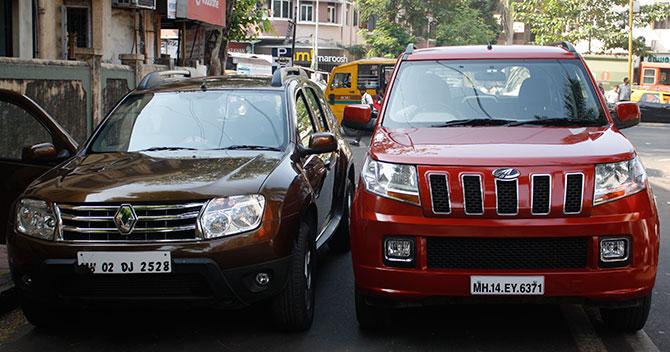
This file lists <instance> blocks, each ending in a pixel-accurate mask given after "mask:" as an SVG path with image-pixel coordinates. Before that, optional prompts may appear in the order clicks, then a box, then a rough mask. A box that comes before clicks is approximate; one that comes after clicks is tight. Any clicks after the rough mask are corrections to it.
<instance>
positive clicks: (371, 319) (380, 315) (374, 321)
mask: <svg viewBox="0 0 670 352" xmlns="http://www.w3.org/2000/svg"><path fill="white" fill-rule="evenodd" d="M355 301H356V302H355V303H356V320H358V326H359V327H360V328H361V329H363V330H378V329H382V328H384V327H386V326H387V325H388V324H389V319H390V311H389V309H390V308H385V307H377V306H373V305H370V304H369V303H368V302H367V301H366V299H365V296H364V295H362V294H360V293H359V292H358V290H356V292H355Z"/></svg>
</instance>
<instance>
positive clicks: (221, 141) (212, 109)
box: [91, 90, 287, 152]
mask: <svg viewBox="0 0 670 352" xmlns="http://www.w3.org/2000/svg"><path fill="white" fill-rule="evenodd" d="M285 121H286V118H285V109H284V102H283V99H282V95H281V94H280V93H279V92H274V91H242V90H229V91H228V90H210V91H206V92H205V91H194V92H171V93H155V94H144V95H137V96H130V97H128V98H127V99H126V100H125V101H124V102H123V103H122V104H121V105H120V106H119V107H118V108H117V109H116V110H115V111H114V112H113V113H112V115H111V116H110V117H109V119H108V120H107V121H106V122H105V125H104V126H103V127H102V129H101V131H100V132H99V133H98V135H97V136H96V137H95V140H94V141H93V144H92V145H91V151H92V152H137V151H170V150H205V149H206V150H212V149H228V148H231V147H234V148H238V147H239V146H248V147H249V149H257V150H277V149H280V148H281V147H283V146H284V144H285V141H286V130H287V129H286V127H285V126H286V125H285V124H286V122H285ZM238 149H239V148H238Z"/></svg>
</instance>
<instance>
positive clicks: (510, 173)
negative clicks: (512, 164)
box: [493, 168, 521, 180]
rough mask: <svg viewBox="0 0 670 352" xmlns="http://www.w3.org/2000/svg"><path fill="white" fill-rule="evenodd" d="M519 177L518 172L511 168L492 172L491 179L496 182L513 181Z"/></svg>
mask: <svg viewBox="0 0 670 352" xmlns="http://www.w3.org/2000/svg"><path fill="white" fill-rule="evenodd" d="M519 175H521V173H520V172H519V170H517V169H512V168H506V169H495V170H493V177H495V178H497V179H498V180H514V179H515V178H518V177H519Z"/></svg>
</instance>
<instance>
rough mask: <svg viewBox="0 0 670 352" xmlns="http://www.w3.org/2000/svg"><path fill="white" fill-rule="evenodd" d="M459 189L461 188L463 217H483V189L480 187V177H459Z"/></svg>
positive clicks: (473, 175)
mask: <svg viewBox="0 0 670 352" xmlns="http://www.w3.org/2000/svg"><path fill="white" fill-rule="evenodd" d="M461 188H463V208H464V210H465V215H483V214H484V189H483V186H482V175H480V174H463V175H461Z"/></svg>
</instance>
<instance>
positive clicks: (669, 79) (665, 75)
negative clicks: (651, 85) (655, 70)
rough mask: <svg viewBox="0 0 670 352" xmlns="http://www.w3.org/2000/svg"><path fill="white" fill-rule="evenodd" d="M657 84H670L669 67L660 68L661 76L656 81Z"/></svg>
mask: <svg viewBox="0 0 670 352" xmlns="http://www.w3.org/2000/svg"><path fill="white" fill-rule="evenodd" d="M658 84H662V85H666V86H670V68H662V69H661V77H660V79H659V81H658Z"/></svg>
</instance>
